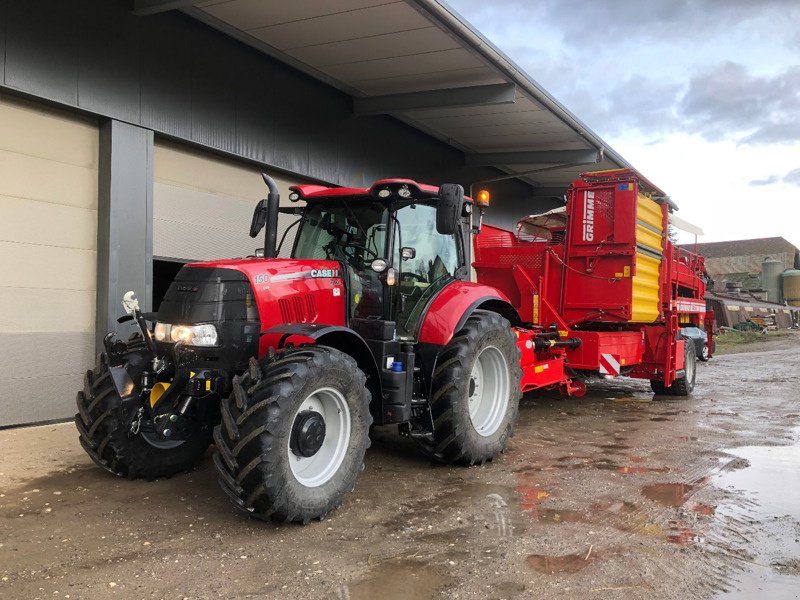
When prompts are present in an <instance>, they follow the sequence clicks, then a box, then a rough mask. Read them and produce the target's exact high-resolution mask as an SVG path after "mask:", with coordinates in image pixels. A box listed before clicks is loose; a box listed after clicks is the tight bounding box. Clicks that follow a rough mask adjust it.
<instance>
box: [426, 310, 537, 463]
mask: <svg viewBox="0 0 800 600" xmlns="http://www.w3.org/2000/svg"><path fill="white" fill-rule="evenodd" d="M521 378H522V368H521V367H520V351H519V348H517V341H516V337H515V336H514V333H513V331H512V330H511V324H510V323H509V322H508V321H507V320H506V319H504V318H503V317H501V316H500V315H498V314H497V313H494V312H490V311H484V310H476V311H475V312H474V313H473V314H472V315H471V316H470V317H469V318H468V319H467V322H466V323H465V324H464V327H463V328H462V329H461V330H460V331H458V332H457V333H456V334H455V336H453V339H452V340H451V341H450V343H449V344H448V345H447V346H445V347H444V349H443V350H442V351H441V352H440V353H439V356H438V358H437V361H436V368H435V369H434V372H433V382H432V386H431V388H432V392H431V399H430V408H431V414H432V416H433V443H430V442H428V441H424V440H418V442H419V443H420V444H421V446H422V450H423V452H424V453H425V454H426V455H428V456H432V457H433V458H436V459H437V460H441V461H444V462H450V463H460V464H465V465H473V464H476V463H484V462H486V461H487V460H491V459H492V458H494V457H495V456H497V455H498V454H499V453H500V452H502V451H503V450H505V447H506V444H507V443H508V440H509V438H510V437H511V435H512V434H513V430H514V425H515V424H516V421H517V414H518V412H519V400H520V398H521V397H522V392H521V391H520V380H521Z"/></svg>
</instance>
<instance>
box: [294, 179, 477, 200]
mask: <svg viewBox="0 0 800 600" xmlns="http://www.w3.org/2000/svg"><path fill="white" fill-rule="evenodd" d="M289 189H290V190H291V191H292V195H290V196H289V199H290V200H311V199H320V200H321V199H325V198H329V199H331V200H333V199H336V198H341V197H342V196H348V197H353V196H363V197H365V198H373V199H376V200H384V199H387V198H390V197H397V196H399V197H401V198H406V197H408V198H436V197H438V195H439V188H438V187H437V186H435V185H427V184H425V183H417V182H416V181H414V180H413V179H381V180H380V181H376V182H375V183H373V184H372V185H371V186H370V187H368V188H357V187H326V186H324V185H293V186H291V187H290V188H289ZM403 189H407V190H408V192H409V193H408V196H406V195H404V194H401V193H399V192H400V190H403ZM384 190H388V193H387V192H384ZM294 194H297V197H293V196H294ZM384 194H385V195H384ZM467 200H468V201H470V202H471V201H472V200H471V199H470V198H467Z"/></svg>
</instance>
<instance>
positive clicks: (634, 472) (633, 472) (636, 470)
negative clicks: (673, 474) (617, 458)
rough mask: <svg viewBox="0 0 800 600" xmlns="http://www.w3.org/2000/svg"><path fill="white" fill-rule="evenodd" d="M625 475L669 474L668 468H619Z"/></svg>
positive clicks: (619, 471)
mask: <svg viewBox="0 0 800 600" xmlns="http://www.w3.org/2000/svg"><path fill="white" fill-rule="evenodd" d="M617 472H618V473H622V474H623V475H639V474H642V473H669V468H668V467H617Z"/></svg>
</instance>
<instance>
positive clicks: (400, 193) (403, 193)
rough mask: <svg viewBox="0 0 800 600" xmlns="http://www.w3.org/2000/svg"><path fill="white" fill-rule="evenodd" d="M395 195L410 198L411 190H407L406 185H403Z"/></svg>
mask: <svg viewBox="0 0 800 600" xmlns="http://www.w3.org/2000/svg"><path fill="white" fill-rule="evenodd" d="M397 195H398V196H400V197H401V198H411V190H410V189H408V186H407V185H404V186H403V187H401V188H400V189H399V190H397Z"/></svg>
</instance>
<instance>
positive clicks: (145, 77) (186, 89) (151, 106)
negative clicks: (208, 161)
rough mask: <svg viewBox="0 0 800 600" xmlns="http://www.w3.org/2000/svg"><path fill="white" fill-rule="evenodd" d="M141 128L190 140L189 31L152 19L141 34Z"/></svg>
mask: <svg viewBox="0 0 800 600" xmlns="http://www.w3.org/2000/svg"><path fill="white" fill-rule="evenodd" d="M139 48H140V50H139V52H140V56H141V60H140V64H141V87H142V91H141V97H142V120H141V125H142V127H149V128H151V129H154V130H156V131H159V132H161V133H165V134H167V135H171V136H174V137H178V138H183V139H191V137H192V60H193V59H192V30H191V29H190V28H187V27H174V26H173V22H172V20H171V19H152V20H150V21H148V22H147V27H146V28H144V31H143V33H142V38H141V43H140V44H139Z"/></svg>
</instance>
